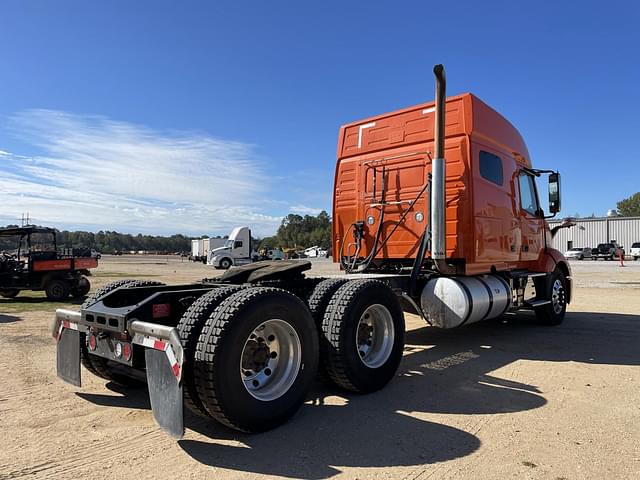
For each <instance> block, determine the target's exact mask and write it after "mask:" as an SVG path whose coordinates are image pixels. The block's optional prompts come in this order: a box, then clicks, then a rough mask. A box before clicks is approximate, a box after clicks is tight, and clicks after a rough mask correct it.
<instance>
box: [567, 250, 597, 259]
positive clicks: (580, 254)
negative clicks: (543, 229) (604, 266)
mask: <svg viewBox="0 0 640 480" xmlns="http://www.w3.org/2000/svg"><path fill="white" fill-rule="evenodd" d="M564 256H565V257H567V258H576V259H578V260H584V259H585V258H591V249H590V248H583V247H574V248H570V249H569V250H567V251H566V252H564Z"/></svg>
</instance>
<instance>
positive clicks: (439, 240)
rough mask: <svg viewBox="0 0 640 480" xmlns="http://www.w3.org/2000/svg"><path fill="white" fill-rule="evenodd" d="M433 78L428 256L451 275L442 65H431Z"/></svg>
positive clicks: (453, 269) (443, 272)
mask: <svg viewBox="0 0 640 480" xmlns="http://www.w3.org/2000/svg"><path fill="white" fill-rule="evenodd" d="M433 73H434V75H435V77H436V110H435V117H436V118H435V128H434V143H435V158H434V159H433V160H432V164H431V165H432V168H431V175H432V180H431V181H432V186H433V188H432V189H431V219H430V220H431V240H432V241H431V258H432V259H433V262H434V264H435V267H436V270H438V272H440V273H442V274H454V273H456V270H455V268H453V267H451V266H450V265H448V264H447V263H446V254H447V248H446V228H445V226H446V198H445V197H446V189H445V176H446V170H445V160H444V138H445V135H444V114H445V107H446V105H445V103H446V91H447V80H446V78H445V73H444V66H443V65H439V64H438V65H436V66H434V67H433Z"/></svg>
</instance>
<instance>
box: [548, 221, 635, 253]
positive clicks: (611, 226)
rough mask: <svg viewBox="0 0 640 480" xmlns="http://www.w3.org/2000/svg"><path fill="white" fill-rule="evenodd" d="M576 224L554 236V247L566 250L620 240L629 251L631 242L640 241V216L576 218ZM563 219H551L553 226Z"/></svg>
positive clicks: (592, 246)
mask: <svg viewBox="0 0 640 480" xmlns="http://www.w3.org/2000/svg"><path fill="white" fill-rule="evenodd" d="M575 222H576V226H575V227H570V228H561V229H560V230H559V231H558V232H557V233H556V236H555V237H553V246H554V248H556V249H558V250H560V251H561V252H565V251H566V250H569V249H570V248H575V247H583V248H584V247H590V248H595V247H596V246H597V245H598V244H599V243H607V242H610V241H611V240H615V241H616V242H618V245H620V246H621V247H624V249H625V250H626V251H627V252H628V251H629V249H630V248H631V244H633V243H636V242H640V217H601V218H576V219H575ZM561 223H562V219H557V220H556V219H554V220H550V221H549V227H551V228H553V227H556V226H558V225H560V224H561Z"/></svg>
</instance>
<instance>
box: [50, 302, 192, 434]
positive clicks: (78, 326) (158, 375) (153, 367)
mask: <svg viewBox="0 0 640 480" xmlns="http://www.w3.org/2000/svg"><path fill="white" fill-rule="evenodd" d="M51 330H52V331H51V333H52V336H53V338H54V339H55V340H56V344H57V348H56V367H57V375H58V377H60V378H61V379H62V380H64V381H65V382H67V383H70V384H71V385H75V386H77V387H80V386H81V385H82V378H81V369H80V348H81V342H86V341H87V335H93V334H100V333H105V332H100V330H99V329H97V328H95V326H91V327H90V326H89V325H87V324H85V323H84V322H83V320H82V316H81V314H80V312H74V311H71V310H65V309H58V310H56V315H55V318H54V321H53V323H52V329H51ZM127 332H128V334H129V335H130V337H131V343H133V344H136V345H140V346H142V347H144V354H145V363H146V375H147V386H148V388H149V399H150V401H151V410H152V412H153V418H154V419H155V420H156V422H157V423H158V425H159V426H160V428H162V430H164V431H166V432H167V433H169V434H170V435H171V436H173V437H176V438H182V436H183V435H184V409H183V393H182V367H183V360H184V356H183V350H182V344H181V342H180V337H179V335H178V331H177V329H176V328H173V327H167V326H165V325H157V324H154V323H148V322H142V321H139V320H133V321H131V322H129V324H128V326H127ZM101 356H103V357H104V355H101ZM110 359H111V360H113V361H116V362H119V363H122V364H124V365H128V363H127V362H124V361H119V360H118V359H117V358H110Z"/></svg>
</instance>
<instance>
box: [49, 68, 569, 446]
mask: <svg viewBox="0 0 640 480" xmlns="http://www.w3.org/2000/svg"><path fill="white" fill-rule="evenodd" d="M434 73H435V76H436V101H435V104H434V103H428V104H423V105H418V106H415V107H411V108H406V109H404V110H399V111H396V112H392V113H387V114H384V115H379V116H376V117H372V118H368V119H365V120H361V121H358V122H354V123H351V124H348V125H346V126H343V127H342V128H341V129H340V133H339V140H338V159H337V165H336V174H335V185H334V196H333V239H332V243H333V245H332V251H333V258H334V261H337V262H340V264H341V267H342V270H344V275H341V276H339V277H337V278H313V277H309V276H306V275H305V271H307V270H308V269H309V268H310V267H311V264H310V262H308V261H299V260H281V261H277V262H276V261H273V262H271V261H265V262H257V263H252V264H247V265H244V266H241V267H237V268H232V269H229V270H227V271H226V272H225V273H224V274H223V275H222V276H221V277H219V278H217V279H212V280H203V281H201V282H197V283H194V284H190V285H159V284H153V283H151V282H136V281H121V282H115V283H112V284H110V285H107V286H106V287H103V288H102V289H99V290H97V291H96V292H95V293H94V294H93V295H92V296H91V297H90V298H89V299H88V300H87V301H86V302H85V304H84V305H83V307H82V309H81V311H80V312H73V311H69V310H58V311H57V312H56V318H55V322H54V325H53V334H54V336H55V338H56V339H57V368H58V375H59V376H60V377H61V378H63V379H64V380H66V381H67V382H70V383H72V384H74V385H78V386H79V385H80V380H81V369H80V364H81V363H82V364H83V365H84V366H85V367H86V369H87V371H89V372H92V373H94V374H96V375H99V376H101V377H103V378H105V379H109V380H112V381H115V382H124V383H126V382H128V381H129V379H130V378H131V377H136V376H137V377H138V378H139V379H143V380H145V381H146V382H147V385H148V389H149V395H150V399H151V407H152V411H153V415H154V417H155V419H156V421H157V422H158V424H159V425H160V426H161V428H163V429H164V430H166V431H167V432H169V433H170V434H172V435H174V436H176V437H180V436H181V435H183V431H184V425H183V402H184V403H186V404H187V406H188V407H189V408H190V409H191V410H193V411H195V412H199V413H200V414H201V415H204V416H207V417H211V418H214V419H216V420H218V421H220V422H221V423H223V424H224V425H227V426H229V427H231V428H235V429H238V430H242V431H247V432H257V431H263V430H266V429H269V428H273V427H275V426H277V425H280V424H282V423H283V422H285V421H286V420H287V419H289V418H290V417H291V416H292V415H293V414H294V413H295V412H296V410H297V409H298V408H299V406H300V405H301V404H302V402H303V401H304V399H305V396H306V395H307V392H308V391H309V388H310V386H311V384H312V382H313V381H314V378H315V377H316V372H317V370H318V365H319V364H321V365H322V366H321V368H322V371H323V372H324V373H325V374H326V375H324V376H326V377H328V378H330V379H331V380H332V381H333V382H334V383H335V384H336V385H337V386H338V387H340V388H343V389H346V390H349V391H354V392H362V393H366V392H372V391H375V390H378V389H380V388H382V387H384V386H385V385H386V384H387V383H388V382H389V381H390V380H391V379H392V378H393V377H394V375H395V374H396V370H397V368H398V365H399V364H400V360H401V358H402V352H403V346H404V333H405V323H404V312H411V313H414V314H418V315H420V316H422V317H423V318H424V320H425V321H426V322H428V323H429V324H431V325H433V326H434V327H438V328H457V327H461V326H463V325H467V324H470V323H474V322H478V321H481V320H484V319H490V318H495V317H499V316H500V315H502V314H504V313H505V312H507V311H513V310H518V309H528V310H533V311H535V313H536V315H537V317H538V319H539V320H540V322H542V323H543V324H545V325H557V324H559V323H560V322H562V320H563V318H564V316H565V310H566V307H567V303H568V302H569V301H570V298H571V270H570V267H569V264H568V262H567V261H566V259H565V258H564V257H563V255H562V254H561V253H560V252H559V251H557V250H555V249H553V248H551V246H550V244H551V243H550V242H551V232H550V230H549V226H548V224H547V222H546V220H545V219H546V218H547V217H545V213H544V212H543V209H542V207H541V205H540V202H539V198H538V189H537V186H536V179H537V177H539V176H541V175H542V174H549V210H550V213H551V214H552V215H553V214H556V213H557V212H558V211H559V210H560V175H559V173H557V172H554V171H549V170H537V169H535V168H533V167H532V165H531V161H530V159H529V153H528V151H527V147H526V146H525V143H524V141H523V140H522V138H521V136H520V134H519V133H518V131H517V130H516V129H515V128H514V127H513V126H512V125H511V124H510V123H509V122H508V121H507V120H505V119H504V118H503V117H502V116H501V115H500V114H498V113H497V112H496V111H494V110H493V109H491V108H490V107H489V106H487V105H486V104H485V103H483V102H482V101H481V100H479V99H478V98H477V97H475V96H473V95H471V94H464V95H459V96H455V97H450V98H446V99H445V75H444V69H443V67H442V66H441V65H437V66H436V67H435V68H434ZM445 158H446V160H445ZM460 335H464V329H461V330H460Z"/></svg>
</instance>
